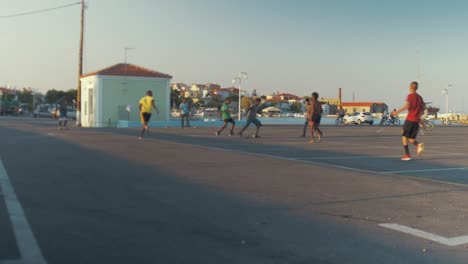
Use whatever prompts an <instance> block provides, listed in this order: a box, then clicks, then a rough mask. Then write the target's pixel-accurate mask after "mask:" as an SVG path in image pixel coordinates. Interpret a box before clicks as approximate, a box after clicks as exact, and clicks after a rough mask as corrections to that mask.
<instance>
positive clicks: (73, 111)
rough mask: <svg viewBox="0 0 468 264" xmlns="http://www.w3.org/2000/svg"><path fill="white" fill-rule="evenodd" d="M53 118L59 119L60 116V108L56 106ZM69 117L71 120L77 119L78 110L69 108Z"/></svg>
mask: <svg viewBox="0 0 468 264" xmlns="http://www.w3.org/2000/svg"><path fill="white" fill-rule="evenodd" d="M51 116H52V117H56V118H58V117H59V116H60V109H59V107H58V106H54V107H53V108H52V111H51ZM67 117H68V118H69V119H76V109H75V108H72V107H68V108H67Z"/></svg>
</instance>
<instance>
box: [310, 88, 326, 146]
mask: <svg viewBox="0 0 468 264" xmlns="http://www.w3.org/2000/svg"><path fill="white" fill-rule="evenodd" d="M318 97H319V94H318V93H316V92H314V93H313V94H312V101H311V103H310V106H309V111H308V115H309V118H310V138H311V140H310V142H309V143H310V144H314V143H315V136H314V131H315V132H317V134H318V140H319V141H320V140H321V138H322V136H323V133H322V131H321V130H320V128H319V126H320V121H321V119H322V105H321V104H320V102H319V101H318Z"/></svg>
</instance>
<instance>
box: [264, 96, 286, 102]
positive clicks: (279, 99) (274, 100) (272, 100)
mask: <svg viewBox="0 0 468 264" xmlns="http://www.w3.org/2000/svg"><path fill="white" fill-rule="evenodd" d="M266 101H267V102H277V103H289V101H288V100H282V99H281V98H276V97H274V98H270V99H267V100H266Z"/></svg>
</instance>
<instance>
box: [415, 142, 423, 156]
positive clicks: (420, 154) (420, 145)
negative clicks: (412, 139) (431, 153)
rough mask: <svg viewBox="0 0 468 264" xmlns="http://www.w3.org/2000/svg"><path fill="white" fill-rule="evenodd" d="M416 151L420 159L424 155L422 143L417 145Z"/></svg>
mask: <svg viewBox="0 0 468 264" xmlns="http://www.w3.org/2000/svg"><path fill="white" fill-rule="evenodd" d="M416 151H417V153H418V156H419V157H421V156H422V155H423V153H424V143H419V144H418V146H417V147H416Z"/></svg>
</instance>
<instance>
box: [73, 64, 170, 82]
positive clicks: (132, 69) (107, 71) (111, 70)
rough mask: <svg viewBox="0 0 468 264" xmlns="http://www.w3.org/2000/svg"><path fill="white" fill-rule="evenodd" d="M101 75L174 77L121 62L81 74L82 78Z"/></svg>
mask: <svg viewBox="0 0 468 264" xmlns="http://www.w3.org/2000/svg"><path fill="white" fill-rule="evenodd" d="M94 75H101V76H129V77H147V78H165V79H172V76H171V75H168V74H165V73H161V72H157V71H153V70H150V69H147V68H143V67H141V66H137V65H134V64H128V63H127V64H125V63H119V64H116V65H114V66H110V67H107V68H104V69H101V70H98V71H95V72H91V73H88V74H85V75H83V76H81V78H84V77H89V76H94Z"/></svg>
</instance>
